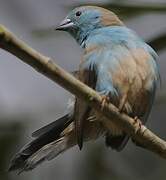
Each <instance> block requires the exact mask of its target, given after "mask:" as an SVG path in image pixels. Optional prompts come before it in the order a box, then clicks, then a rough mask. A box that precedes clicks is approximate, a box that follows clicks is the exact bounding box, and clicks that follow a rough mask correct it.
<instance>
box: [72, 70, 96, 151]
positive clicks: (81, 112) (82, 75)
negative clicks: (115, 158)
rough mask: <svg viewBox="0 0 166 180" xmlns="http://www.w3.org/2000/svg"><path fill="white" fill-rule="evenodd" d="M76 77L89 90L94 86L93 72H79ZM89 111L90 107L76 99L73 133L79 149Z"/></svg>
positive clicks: (94, 77) (94, 76)
mask: <svg viewBox="0 0 166 180" xmlns="http://www.w3.org/2000/svg"><path fill="white" fill-rule="evenodd" d="M77 77H78V79H79V80H80V81H82V82H83V83H85V84H86V85H88V86H89V87H91V88H95V86H96V73H95V70H94V69H93V70H81V71H79V73H78V74H77ZM90 111H91V108H90V106H88V104H87V103H85V102H84V101H82V99H79V98H76V102H75V110H74V122H75V132H76V138H77V143H78V146H79V148H80V149H81V148H82V146H83V133H84V124H85V122H86V119H87V118H88V116H89V113H90Z"/></svg>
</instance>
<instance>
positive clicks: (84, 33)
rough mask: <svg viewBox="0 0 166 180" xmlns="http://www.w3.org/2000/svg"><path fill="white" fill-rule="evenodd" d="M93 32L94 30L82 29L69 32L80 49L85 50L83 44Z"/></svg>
mask: <svg viewBox="0 0 166 180" xmlns="http://www.w3.org/2000/svg"><path fill="white" fill-rule="evenodd" d="M93 31H94V28H88V29H86V28H82V29H81V30H78V31H77V30H75V31H72V32H70V34H71V35H72V36H73V37H74V39H75V40H76V41H77V43H78V44H79V45H80V46H81V47H82V48H85V42H86V40H87V38H88V37H89V35H90V34H91V33H92V32H93Z"/></svg>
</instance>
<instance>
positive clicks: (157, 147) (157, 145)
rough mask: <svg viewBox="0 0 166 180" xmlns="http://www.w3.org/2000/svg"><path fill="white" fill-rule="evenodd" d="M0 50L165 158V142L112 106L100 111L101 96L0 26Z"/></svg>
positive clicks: (107, 105)
mask: <svg viewBox="0 0 166 180" xmlns="http://www.w3.org/2000/svg"><path fill="white" fill-rule="evenodd" d="M0 47H1V48H2V49H4V50H6V51H8V52H10V53H11V54H13V55H15V56H16V57H18V58H19V59H20V60H22V61H23V62H25V63H26V64H29V65H30V66H32V67H33V68H34V69H36V70H37V71H38V72H40V73H42V74H44V75H45V76H47V77H48V78H49V79H51V80H53V81H54V82H56V83H58V84H59V85H60V86H62V87H63V88H65V89H67V90H68V91H70V92H71V93H72V94H75V95H76V96H77V97H79V98H81V99H82V100H84V101H86V102H87V103H88V104H89V105H91V106H92V107H93V108H95V109H96V110H97V111H98V112H100V113H102V114H103V115H104V116H106V117H107V118H109V119H110V121H113V122H114V123H115V124H116V125H117V126H119V127H120V128H122V129H123V130H124V131H125V132H126V133H128V134H129V135H130V136H131V137H132V138H133V139H134V140H135V141H136V142H137V144H139V145H140V146H141V147H144V148H146V149H148V150H150V151H152V152H154V153H156V154H158V155H159V156H161V157H163V158H166V142H165V141H164V140H162V139H160V138H159V137H158V136H156V135H155V134H154V133H153V132H151V131H150V130H148V129H147V128H146V127H145V126H143V125H142V126H141V128H140V127H139V124H138V123H134V122H135V121H134V119H132V118H130V117H129V116H127V115H125V114H121V113H120V112H119V111H118V109H117V108H116V107H115V106H114V105H112V104H111V103H109V104H106V105H105V106H104V108H103V109H102V108H101V104H102V98H101V96H100V95H99V94H98V93H97V92H96V91H94V90H93V89H91V88H89V87H88V86H86V85H85V84H83V83H82V82H80V81H78V80H77V79H76V78H74V77H73V76H72V75H71V74H69V73H67V72H66V71H65V70H63V69H62V68H60V67H59V66H58V65H56V64H55V63H53V61H52V60H51V59H50V58H48V57H45V56H43V55H42V54H40V53H38V52H37V51H35V50H33V49H32V48H30V47H29V46H28V45H26V44H25V43H24V42H22V41H21V40H19V39H18V38H16V37H15V36H14V35H13V34H12V33H11V32H9V31H8V30H7V29H6V28H5V27H3V26H1V25H0Z"/></svg>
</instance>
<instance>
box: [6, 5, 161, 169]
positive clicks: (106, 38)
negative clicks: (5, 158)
mask: <svg viewBox="0 0 166 180" xmlns="http://www.w3.org/2000/svg"><path fill="white" fill-rule="evenodd" d="M56 30H59V31H66V32H68V33H69V34H70V35H71V36H72V37H73V38H74V39H75V40H76V41H77V43H78V45H79V46H80V47H81V49H83V55H82V58H81V60H80V65H79V67H78V70H77V71H75V72H74V73H73V75H74V76H75V77H76V78H77V79H78V80H80V81H81V82H83V83H85V84H86V85H87V86H89V87H91V88H92V89H94V90H95V91H97V93H99V94H100V95H101V96H102V99H103V103H102V105H101V108H102V106H104V104H105V103H107V102H108V103H109V102H111V103H112V104H113V105H114V106H116V107H117V108H118V109H119V112H120V113H125V114H127V115H128V116H130V117H132V118H134V119H140V120H141V122H140V123H141V124H145V123H146V121H147V119H148V116H149V114H150V111H151V109H152V105H153V102H154V99H155V94H156V90H157V86H158V84H159V82H160V74H159V68H158V64H157V59H158V55H157V53H156V52H155V51H154V50H153V49H152V48H151V47H150V46H149V45H148V44H147V43H145V42H144V40H143V39H142V38H141V37H139V36H138V35H137V33H136V32H135V31H133V30H131V29H129V28H128V27H126V26H125V24H124V23H123V22H122V21H121V20H120V19H119V17H118V16H117V15H116V14H115V13H114V12H112V11H110V10H107V9H105V8H102V7H97V6H80V7H77V8H75V9H73V10H72V11H71V12H69V14H68V15H67V16H66V18H65V19H64V20H63V21H62V22H61V23H60V25H58V27H56ZM70 106H71V107H70V110H69V112H68V113H66V114H65V115H64V116H62V117H60V118H59V119H58V120H56V121H54V122H52V123H51V124H48V125H46V126H44V127H42V128H40V129H39V130H37V131H35V132H34V133H33V134H32V137H34V138H35V139H34V140H32V141H31V142H30V143H29V144H27V145H25V146H24V147H23V149H21V150H20V151H19V152H18V153H17V154H16V155H15V157H14V158H13V159H12V160H11V164H10V167H9V170H10V171H12V170H18V171H19V172H23V171H28V170H32V169H34V168H35V167H36V166H37V165H39V164H40V163H42V162H44V161H45V160H51V159H53V158H55V157H56V156H57V155H59V154H60V153H63V152H65V151H66V150H68V149H69V148H72V147H73V146H75V145H78V146H79V148H80V150H81V149H82V147H83V143H84V142H86V141H92V140H96V139H97V138H99V137H101V136H103V137H104V138H105V144H106V146H107V147H111V148H112V149H115V150H117V151H121V150H123V148H124V147H125V145H126V144H127V142H128V140H129V139H130V137H129V135H128V134H127V133H126V132H124V131H123V129H121V128H119V127H118V126H117V125H116V124H115V123H113V122H112V121H110V120H108V119H107V118H106V117H104V116H103V115H102V114H100V113H99V112H97V111H96V110H95V109H93V108H92V107H91V106H90V105H89V104H87V103H86V102H84V101H82V99H80V98H77V97H74V99H73V100H72V102H71V105H70ZM114 122H115V121H114Z"/></svg>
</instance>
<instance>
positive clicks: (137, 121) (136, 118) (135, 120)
mask: <svg viewBox="0 0 166 180" xmlns="http://www.w3.org/2000/svg"><path fill="white" fill-rule="evenodd" d="M135 124H138V126H139V129H141V127H142V122H141V121H140V120H139V118H138V117H137V116H135V117H134V125H135Z"/></svg>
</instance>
